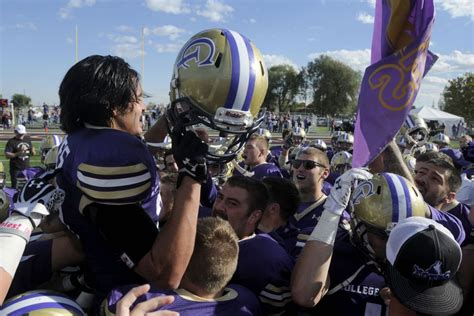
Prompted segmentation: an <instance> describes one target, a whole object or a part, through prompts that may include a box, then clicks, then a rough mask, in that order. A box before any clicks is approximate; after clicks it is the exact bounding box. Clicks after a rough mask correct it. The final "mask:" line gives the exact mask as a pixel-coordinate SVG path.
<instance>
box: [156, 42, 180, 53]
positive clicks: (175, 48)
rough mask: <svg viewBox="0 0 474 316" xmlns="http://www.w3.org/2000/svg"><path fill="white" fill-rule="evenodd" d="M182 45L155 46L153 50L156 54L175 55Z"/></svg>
mask: <svg viewBox="0 0 474 316" xmlns="http://www.w3.org/2000/svg"><path fill="white" fill-rule="evenodd" d="M181 46H182V44H178V43H168V44H156V46H155V48H156V51H157V52H158V53H176V52H178V51H179V49H180V48H181Z"/></svg>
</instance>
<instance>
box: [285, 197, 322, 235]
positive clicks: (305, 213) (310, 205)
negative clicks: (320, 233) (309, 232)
mask: <svg viewBox="0 0 474 316" xmlns="http://www.w3.org/2000/svg"><path fill="white" fill-rule="evenodd" d="M324 202H326V195H323V196H322V198H320V199H319V200H318V201H313V202H301V203H300V205H298V209H297V210H296V213H295V214H294V215H293V216H290V218H289V219H288V222H289V223H290V224H292V225H293V226H295V227H296V228H298V229H303V228H306V227H314V226H316V223H317V222H318V220H319V218H320V217H321V214H322V212H323V209H324V208H323V206H324Z"/></svg>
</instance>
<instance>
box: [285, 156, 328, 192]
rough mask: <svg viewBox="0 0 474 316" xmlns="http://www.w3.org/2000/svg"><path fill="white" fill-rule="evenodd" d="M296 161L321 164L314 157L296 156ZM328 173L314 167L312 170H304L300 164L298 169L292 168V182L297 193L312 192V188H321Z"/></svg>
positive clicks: (325, 170)
mask: <svg viewBox="0 0 474 316" xmlns="http://www.w3.org/2000/svg"><path fill="white" fill-rule="evenodd" d="M297 159H298V160H311V161H315V162H318V163H321V162H320V161H318V160H317V158H316V157H314V156H312V155H306V154H300V155H298V156H297ZM327 175H328V171H327V169H324V168H322V167H319V166H316V167H314V168H313V169H310V170H306V169H305V168H304V164H301V166H299V168H293V182H294V183H295V185H296V187H297V188H298V191H300V192H304V191H309V190H313V188H316V187H318V186H319V187H320V188H322V185H323V181H324V179H325V178H326V177H327Z"/></svg>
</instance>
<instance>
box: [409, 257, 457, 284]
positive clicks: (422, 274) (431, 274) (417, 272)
mask: <svg viewBox="0 0 474 316" xmlns="http://www.w3.org/2000/svg"><path fill="white" fill-rule="evenodd" d="M441 265H442V263H441V261H439V260H436V261H435V263H433V264H432V265H431V266H430V267H429V268H428V269H426V270H425V269H423V268H420V267H419V266H418V265H417V264H415V265H414V266H413V275H414V276H416V277H419V278H420V279H426V280H429V281H442V280H449V279H451V270H448V271H446V272H443V271H441Z"/></svg>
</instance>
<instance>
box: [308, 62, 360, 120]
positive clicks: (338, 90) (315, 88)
mask: <svg viewBox="0 0 474 316" xmlns="http://www.w3.org/2000/svg"><path fill="white" fill-rule="evenodd" d="M304 79H305V85H306V87H307V91H308V92H309V97H311V98H312V100H313V101H312V103H311V105H310V108H311V109H312V110H313V111H314V112H315V113H316V114H317V115H321V116H325V115H336V114H351V113H353V112H354V111H355V108H356V104H357V97H358V93H359V86H360V80H361V74H360V73H359V72H357V71H355V70H353V69H352V68H351V67H349V66H348V65H346V64H344V63H342V62H340V61H337V60H334V59H332V58H331V57H329V56H326V55H321V56H320V57H318V58H315V59H314V60H313V61H310V62H309V63H308V66H307V67H306V68H305V78H304Z"/></svg>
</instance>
